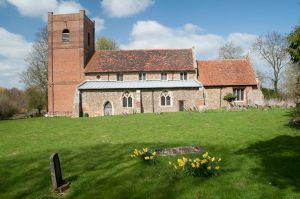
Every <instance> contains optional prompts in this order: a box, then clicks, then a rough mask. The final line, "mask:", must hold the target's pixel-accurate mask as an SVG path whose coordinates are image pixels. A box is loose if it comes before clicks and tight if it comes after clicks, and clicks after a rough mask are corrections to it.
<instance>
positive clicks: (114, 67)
mask: <svg viewBox="0 0 300 199" xmlns="http://www.w3.org/2000/svg"><path fill="white" fill-rule="evenodd" d="M194 70H195V68H194V58H193V51H192V49H164V50H162V49H155V50H101V51H96V52H95V53H94V55H93V56H92V58H91V59H90V61H89V63H88V64H87V66H86V68H85V73H95V72H138V71H194Z"/></svg>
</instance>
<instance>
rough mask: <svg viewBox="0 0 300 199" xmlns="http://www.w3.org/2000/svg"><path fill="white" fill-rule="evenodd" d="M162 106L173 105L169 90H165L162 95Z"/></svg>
mask: <svg viewBox="0 0 300 199" xmlns="http://www.w3.org/2000/svg"><path fill="white" fill-rule="evenodd" d="M160 105H161V106H171V96H170V94H169V92H168V91H163V92H162V93H161V95H160Z"/></svg>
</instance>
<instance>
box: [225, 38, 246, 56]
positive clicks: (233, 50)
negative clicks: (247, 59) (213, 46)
mask: <svg viewBox="0 0 300 199" xmlns="http://www.w3.org/2000/svg"><path fill="white" fill-rule="evenodd" d="M242 57H243V49H242V48H241V47H240V46H236V45H235V44H234V43H233V42H232V41H231V42H228V43H225V44H224V45H223V46H221V47H220V49H219V58H220V59H240V58H242Z"/></svg>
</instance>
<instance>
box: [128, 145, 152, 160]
mask: <svg viewBox="0 0 300 199" xmlns="http://www.w3.org/2000/svg"><path fill="white" fill-rule="evenodd" d="M131 157H132V158H135V157H136V158H140V159H141V160H143V161H145V162H148V163H155V161H156V157H157V154H156V152H155V151H152V150H149V149H148V148H143V149H141V150H139V149H134V151H133V154H131Z"/></svg>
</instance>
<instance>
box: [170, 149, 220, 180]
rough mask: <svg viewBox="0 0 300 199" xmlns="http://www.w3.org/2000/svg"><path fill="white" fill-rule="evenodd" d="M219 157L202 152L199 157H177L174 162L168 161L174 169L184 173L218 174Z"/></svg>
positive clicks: (198, 174) (199, 174)
mask: <svg viewBox="0 0 300 199" xmlns="http://www.w3.org/2000/svg"><path fill="white" fill-rule="evenodd" d="M220 162H221V158H219V159H218V160H217V159H216V158H215V157H210V156H209V155H208V152H206V153H204V154H203V155H202V157H201V158H195V159H187V158H185V157H183V158H182V159H178V160H177V162H176V163H172V162H169V164H170V165H173V167H174V169H175V170H179V169H182V171H184V173H185V174H186V175H191V176H205V177H210V176H215V175H218V173H219V171H220V169H221V167H220V165H219V164H220Z"/></svg>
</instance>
